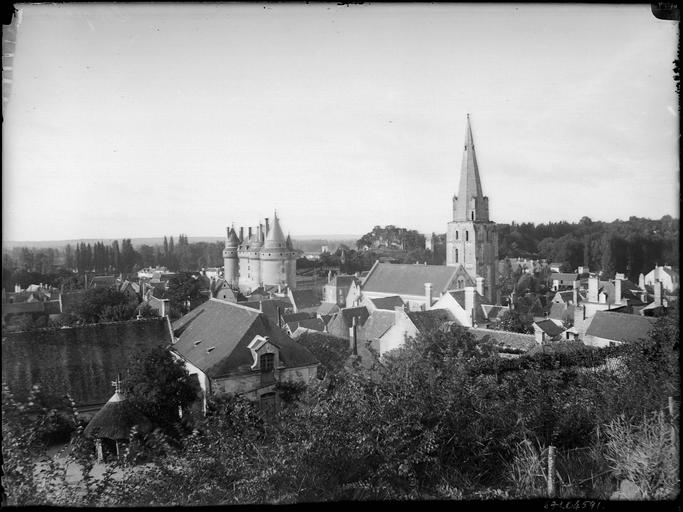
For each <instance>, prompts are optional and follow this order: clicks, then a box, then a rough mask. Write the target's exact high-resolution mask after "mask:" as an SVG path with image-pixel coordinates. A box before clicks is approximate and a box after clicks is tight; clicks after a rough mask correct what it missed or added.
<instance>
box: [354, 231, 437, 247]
mask: <svg viewBox="0 0 683 512" xmlns="http://www.w3.org/2000/svg"><path fill="white" fill-rule="evenodd" d="M366 246H367V247H368V248H370V249H381V248H389V249H392V248H396V249H401V250H404V251H411V250H413V249H424V246H425V237H424V235H422V234H420V233H418V232H417V231H415V230H414V229H410V230H409V229H406V228H399V227H396V226H392V225H389V226H384V227H382V226H375V227H374V228H372V231H370V232H369V233H366V234H365V235H363V236H362V237H361V238H360V239H359V240H358V241H357V242H356V247H358V248H359V249H362V248H363V247H366Z"/></svg>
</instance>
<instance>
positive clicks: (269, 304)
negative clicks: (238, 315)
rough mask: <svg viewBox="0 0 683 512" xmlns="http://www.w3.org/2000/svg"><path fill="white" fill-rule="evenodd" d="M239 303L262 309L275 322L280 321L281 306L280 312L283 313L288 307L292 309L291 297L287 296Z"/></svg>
mask: <svg viewBox="0 0 683 512" xmlns="http://www.w3.org/2000/svg"><path fill="white" fill-rule="evenodd" d="M237 304H240V305H242V306H245V307H247V308H251V309H256V310H259V309H262V310H263V314H264V315H266V316H267V317H268V318H269V319H270V321H271V322H274V323H275V324H277V321H278V314H277V310H278V308H280V314H282V313H284V312H285V311H286V310H287V309H290V308H291V307H292V304H291V302H290V301H289V299H286V298H278V299H264V300H250V301H247V302H238V303H237Z"/></svg>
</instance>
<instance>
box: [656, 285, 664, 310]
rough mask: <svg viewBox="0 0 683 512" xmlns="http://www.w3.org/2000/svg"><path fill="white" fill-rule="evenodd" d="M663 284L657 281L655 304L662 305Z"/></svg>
mask: <svg viewBox="0 0 683 512" xmlns="http://www.w3.org/2000/svg"><path fill="white" fill-rule="evenodd" d="M662 285H663V283H662V282H661V281H655V306H661V305H662Z"/></svg>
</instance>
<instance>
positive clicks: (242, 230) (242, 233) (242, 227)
mask: <svg viewBox="0 0 683 512" xmlns="http://www.w3.org/2000/svg"><path fill="white" fill-rule="evenodd" d="M240 242H244V226H240Z"/></svg>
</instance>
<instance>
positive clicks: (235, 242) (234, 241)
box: [225, 228, 240, 249]
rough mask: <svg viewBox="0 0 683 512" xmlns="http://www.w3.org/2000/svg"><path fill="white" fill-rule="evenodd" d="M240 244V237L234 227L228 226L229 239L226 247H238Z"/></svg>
mask: <svg viewBox="0 0 683 512" xmlns="http://www.w3.org/2000/svg"><path fill="white" fill-rule="evenodd" d="M239 245H240V239H239V238H238V237H237V233H235V229H234V228H228V240H227V242H226V243H225V247H227V248H229V249H236V248H237V247H238V246H239Z"/></svg>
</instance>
